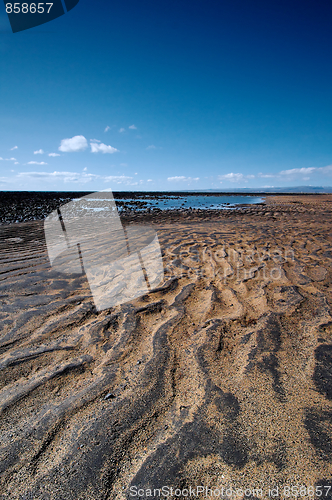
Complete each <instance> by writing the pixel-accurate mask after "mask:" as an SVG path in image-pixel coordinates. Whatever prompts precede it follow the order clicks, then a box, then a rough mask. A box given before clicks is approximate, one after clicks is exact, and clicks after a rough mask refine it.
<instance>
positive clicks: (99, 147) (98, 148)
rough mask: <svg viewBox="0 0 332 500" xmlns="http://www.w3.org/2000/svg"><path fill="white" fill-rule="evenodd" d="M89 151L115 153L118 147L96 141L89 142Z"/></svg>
mask: <svg viewBox="0 0 332 500" xmlns="http://www.w3.org/2000/svg"><path fill="white" fill-rule="evenodd" d="M90 146H91V153H104V154H105V153H111V154H112V153H116V152H117V151H118V149H116V148H113V147H112V146H107V145H106V144H103V143H101V144H98V143H96V142H91V144H90Z"/></svg>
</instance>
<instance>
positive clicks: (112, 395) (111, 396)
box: [104, 392, 115, 399]
mask: <svg viewBox="0 0 332 500" xmlns="http://www.w3.org/2000/svg"><path fill="white" fill-rule="evenodd" d="M113 398H115V395H114V394H113V393H112V392H109V393H108V394H106V396H105V397H104V399H113Z"/></svg>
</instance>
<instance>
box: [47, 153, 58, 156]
mask: <svg viewBox="0 0 332 500" xmlns="http://www.w3.org/2000/svg"><path fill="white" fill-rule="evenodd" d="M48 156H53V157H55V156H61V155H59V153H49V155H48Z"/></svg>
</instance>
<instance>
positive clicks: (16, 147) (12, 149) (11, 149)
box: [10, 146, 18, 151]
mask: <svg viewBox="0 0 332 500" xmlns="http://www.w3.org/2000/svg"><path fill="white" fill-rule="evenodd" d="M14 149H18V146H14V147H13V148H10V151H14Z"/></svg>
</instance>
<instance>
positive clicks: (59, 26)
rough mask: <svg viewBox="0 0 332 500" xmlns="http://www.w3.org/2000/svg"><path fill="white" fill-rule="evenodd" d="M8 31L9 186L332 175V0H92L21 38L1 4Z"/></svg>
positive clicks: (283, 180)
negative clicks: (80, 140)
mask: <svg viewBox="0 0 332 500" xmlns="http://www.w3.org/2000/svg"><path fill="white" fill-rule="evenodd" d="M0 37H1V44H0V91H1V93H0V104H1V106H0V109H1V113H0V131H1V134H0V157H1V158H3V159H2V160H0V189H3V190H6V189H15V190H16V189H17V190H31V189H36V190H44V189H45V190H53V189H54V190H82V189H84V190H100V189H106V188H111V189H114V190H120V189H121V190H124V189H129V190H134V189H135V190H136V189H142V190H145V189H147V190H148V189H149V190H160V189H164V190H172V189H208V188H215V189H216V188H221V189H231V188H239V187H263V186H296V185H304V184H306V185H321V186H331V185H332V166H331V164H332V92H331V89H332V64H331V53H332V2H331V1H330V0H324V1H320V0H313V1H306V0H304V1H297V0H292V1H290V0H288V1H287V2H286V1H284V0H278V1H276V0H272V1H270V0H269V1H266V0H265V1H260V0H259V1H258V0H256V1H255V0H254V1H247V0H246V1H244V0H241V1H240V0H231V1H221V0H220V1H212V0H201V1H197V0H193V1H188V0H186V1H183V0H177V1H173V0H158V1H155V0H154V1H140V2H137V1H133V0H115V1H105V0H102V1H100V2H98V1H97V2H92V1H88V0H80V2H79V4H78V5H77V6H76V7H75V8H74V9H72V10H71V11H70V12H69V13H68V14H66V15H65V16H62V17H61V18H59V19H56V20H54V21H52V22H50V23H47V24H45V25H43V26H40V27H36V28H33V29H31V30H27V31H23V32H20V33H15V34H13V33H12V32H11V30H10V25H9V21H8V19H7V16H6V13H5V8H4V6H3V5H2V4H1V5H0ZM132 125H135V127H136V128H132V129H129V126H132ZM106 127H109V129H108V131H107V132H105V128H106ZM120 129H125V131H123V132H119V130H120ZM79 135H82V136H84V137H85V138H86V140H87V143H88V145H89V146H88V147H87V148H86V149H85V151H79V152H64V151H59V150H58V148H59V146H60V144H61V141H62V140H63V139H67V138H73V137H75V136H79ZM91 139H97V140H99V141H101V142H100V143H97V144H101V143H103V144H106V145H111V146H112V147H114V148H116V149H117V150H118V151H117V152H114V153H113V154H109V153H105V154H103V153H102V152H99V153H92V152H91V147H90V144H91ZM15 146H17V149H14V150H11V148H13V147H15ZM147 148H148V149H147ZM40 149H42V150H43V151H44V154H34V151H38V150H40ZM49 153H57V154H60V156H56V157H50V156H48V154H49ZM10 158H15V159H16V160H10ZM31 161H33V162H38V163H32V164H29V162H31ZM41 162H44V164H39V163H41Z"/></svg>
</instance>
